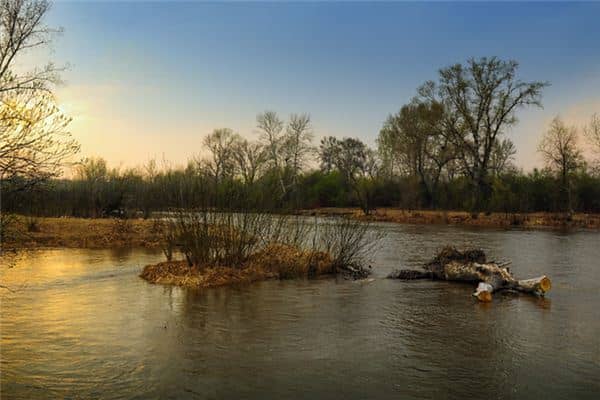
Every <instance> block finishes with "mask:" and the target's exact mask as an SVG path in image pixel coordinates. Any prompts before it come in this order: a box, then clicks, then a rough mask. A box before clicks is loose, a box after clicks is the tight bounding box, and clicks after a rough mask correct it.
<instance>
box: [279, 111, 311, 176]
mask: <svg viewBox="0 0 600 400" xmlns="http://www.w3.org/2000/svg"><path fill="white" fill-rule="evenodd" d="M312 139H313V132H312V126H311V122H310V116H309V115H308V114H292V115H291V116H290V120H289V122H288V125H287V128H286V134H285V138H284V141H283V155H284V161H285V165H286V167H287V169H288V170H289V171H290V173H291V178H292V186H295V185H296V184H297V180H298V175H299V174H300V172H301V171H302V169H303V168H304V167H305V166H306V165H305V164H306V161H307V158H308V156H309V155H310V154H311V153H312V152H313V147H312Z"/></svg>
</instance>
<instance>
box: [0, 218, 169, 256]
mask: <svg viewBox="0 0 600 400" xmlns="http://www.w3.org/2000/svg"><path fill="white" fill-rule="evenodd" d="M16 224H17V226H16V228H17V229H18V231H19V232H21V233H20V234H19V235H18V238H17V239H14V240H13V241H11V242H7V243H3V245H7V246H14V247H78V248H79V247H81V248H113V247H130V246H131V247H159V246H160V245H161V240H162V237H161V235H160V233H159V232H158V231H157V230H156V227H155V226H154V223H153V221H151V220H144V219H129V220H119V219H111V218H107V219H86V218H36V223H35V226H36V229H35V230H32V229H29V228H28V225H30V224H31V219H28V218H26V217H19V218H18V219H17V222H16Z"/></svg>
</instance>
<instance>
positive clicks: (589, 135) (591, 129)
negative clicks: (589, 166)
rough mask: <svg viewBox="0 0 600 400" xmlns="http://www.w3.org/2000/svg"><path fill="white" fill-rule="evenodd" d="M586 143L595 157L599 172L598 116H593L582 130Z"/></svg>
mask: <svg viewBox="0 0 600 400" xmlns="http://www.w3.org/2000/svg"><path fill="white" fill-rule="evenodd" d="M583 132H584V134H585V137H586V139H587V141H588V143H589V144H590V145H591V146H592V151H593V152H594V153H595V155H596V160H595V163H596V166H595V167H596V169H597V171H600V115H599V114H594V115H592V118H591V119H590V123H589V124H588V125H587V126H585V128H584V129H583Z"/></svg>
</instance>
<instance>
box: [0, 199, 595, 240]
mask: <svg viewBox="0 0 600 400" xmlns="http://www.w3.org/2000/svg"><path fill="white" fill-rule="evenodd" d="M296 213H297V214H298V215H303V216H318V217H347V218H352V219H356V220H360V221H372V222H392V223H398V224H417V225H418V224H426V225H436V224H437V225H455V226H470V227H473V226H476V227H490V228H504V229H510V228H521V229H531V230H548V229H565V228H566V229H592V230H599V229H600V214H583V213H575V214H573V215H572V217H571V220H567V219H566V218H565V216H564V214H560V213H491V214H487V215H486V214H485V213H478V214H476V216H475V214H471V213H469V212H466V211H431V210H405V209H397V208H380V209H377V210H375V211H373V213H372V214H371V215H368V216H367V215H363V214H362V211H360V210H359V209H358V208H316V209H309V210H299V211H297V212H296ZM17 228H18V230H19V231H20V232H21V234H20V237H19V238H18V239H15V240H12V241H5V242H4V243H2V247H3V248H4V249H9V248H38V247H55V248H61V247H62V248H90V249H106V248H119V247H142V248H160V247H161V246H162V244H163V238H162V235H161V233H160V226H157V223H156V221H155V220H152V219H141V218H135V219H123V220H122V219H114V218H77V217H26V216H19V217H18V222H17Z"/></svg>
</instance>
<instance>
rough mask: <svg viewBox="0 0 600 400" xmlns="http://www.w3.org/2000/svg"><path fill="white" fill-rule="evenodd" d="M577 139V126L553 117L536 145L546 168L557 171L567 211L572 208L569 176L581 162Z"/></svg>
mask: <svg viewBox="0 0 600 400" xmlns="http://www.w3.org/2000/svg"><path fill="white" fill-rule="evenodd" d="M577 141H578V133H577V128H575V127H574V126H566V125H565V123H564V122H563V121H562V120H561V119H560V118H559V117H555V118H554V119H553V120H552V123H551V124H550V128H549V129H548V131H547V132H546V133H545V134H544V136H543V138H542V141H541V142H540V144H539V147H538V151H539V152H540V153H541V154H542V156H543V157H544V161H545V162H546V165H547V166H548V168H550V169H551V170H552V171H556V172H557V173H558V176H559V178H560V181H561V191H562V201H563V207H564V210H565V211H568V212H570V211H571V210H572V204H571V181H570V176H571V174H572V173H573V172H574V171H575V170H576V169H577V168H578V167H579V166H580V165H581V164H582V162H583V158H582V156H581V151H580V150H579V148H578V145H577Z"/></svg>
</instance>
